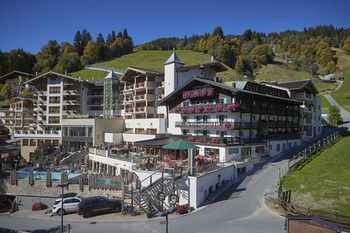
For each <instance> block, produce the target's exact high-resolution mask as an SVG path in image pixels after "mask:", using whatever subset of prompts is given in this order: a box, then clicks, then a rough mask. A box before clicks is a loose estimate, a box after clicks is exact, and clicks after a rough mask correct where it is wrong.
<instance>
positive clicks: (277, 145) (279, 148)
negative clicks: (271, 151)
mask: <svg viewBox="0 0 350 233" xmlns="http://www.w3.org/2000/svg"><path fill="white" fill-rule="evenodd" d="M280 150H281V145H280V144H276V151H277V152H278V151H280Z"/></svg>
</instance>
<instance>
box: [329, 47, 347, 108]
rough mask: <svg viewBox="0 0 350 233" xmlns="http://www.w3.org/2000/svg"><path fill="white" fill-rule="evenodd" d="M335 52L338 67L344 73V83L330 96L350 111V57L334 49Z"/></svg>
mask: <svg viewBox="0 0 350 233" xmlns="http://www.w3.org/2000/svg"><path fill="white" fill-rule="evenodd" d="M335 51H336V54H337V58H338V67H339V68H340V69H342V71H343V73H344V82H343V84H342V86H341V88H340V89H339V90H338V91H336V92H334V93H332V96H333V98H334V99H335V100H336V101H337V102H338V103H339V104H340V105H341V106H343V108H345V109H346V110H348V111H350V55H349V54H346V53H345V52H344V51H343V50H341V49H335Z"/></svg>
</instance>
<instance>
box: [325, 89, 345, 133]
mask: <svg viewBox="0 0 350 233" xmlns="http://www.w3.org/2000/svg"><path fill="white" fill-rule="evenodd" d="M324 96H325V97H326V98H327V100H328V102H329V103H330V104H331V105H333V106H336V107H338V108H339V110H340V114H341V116H342V117H343V121H344V122H345V123H344V124H342V125H340V126H343V127H347V128H349V127H350V113H349V112H348V111H347V110H345V108H343V107H342V106H341V105H340V104H338V103H337V102H336V101H335V99H334V98H333V97H332V96H331V95H328V94H327V95H324Z"/></svg>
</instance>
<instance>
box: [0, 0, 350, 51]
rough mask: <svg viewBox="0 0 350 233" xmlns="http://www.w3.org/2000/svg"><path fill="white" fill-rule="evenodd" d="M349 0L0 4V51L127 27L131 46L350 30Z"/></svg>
mask: <svg viewBox="0 0 350 233" xmlns="http://www.w3.org/2000/svg"><path fill="white" fill-rule="evenodd" d="M349 9H350V1H347V0H332V1H326V0H319V1H307V0H303V1H300V0H295V1H294V0H292V1H283V0H279V1H268V0H264V1H257V0H249V1H247V0H245V1H234V0H231V1H230V0H227V1H224V0H223V1H220V0H215V1H213V0H211V1H207V0H201V1H191V0H186V1H184V0H171V1H169V0H157V1H156V0H147V1H146V0H144V1H141V0H140V1H134V0H128V1H117V0H94V1H92V0H84V1H83V0H80V1H78V0H70V1H69V0H60V1H51V0H46V1H44V0H0V32H1V34H0V50H2V51H9V50H11V49H13V48H23V49H24V50H26V51H30V52H33V53H36V52H38V51H39V50H40V48H41V46H42V45H44V44H46V43H47V41H48V40H50V39H56V40H57V41H58V42H62V41H69V42H72V40H73V36H74V34H75V32H76V31H77V30H82V29H83V28H86V29H87V30H88V31H89V32H90V33H91V34H92V36H93V38H95V37H96V35H97V34H98V32H102V33H103V35H104V37H106V35H107V33H108V32H110V31H112V30H113V29H114V30H117V31H119V30H122V29H123V28H124V27H126V28H127V29H128V32H129V34H130V35H131V36H132V37H133V39H134V42H135V44H140V43H143V42H147V41H150V40H153V39H156V38H160V37H171V36H176V37H183V36H184V35H192V34H194V33H195V34H203V33H205V32H211V31H212V30H213V28H214V27H215V26H219V25H220V26H222V27H223V30H224V33H225V34H241V33H242V32H243V31H244V30H245V29H247V28H251V29H253V30H256V31H259V32H266V33H268V32H279V31H284V30H286V29H295V30H302V29H303V28H304V27H310V26H315V25H325V24H327V25H329V24H333V25H335V26H337V27H350V13H349V12H350V10H349Z"/></svg>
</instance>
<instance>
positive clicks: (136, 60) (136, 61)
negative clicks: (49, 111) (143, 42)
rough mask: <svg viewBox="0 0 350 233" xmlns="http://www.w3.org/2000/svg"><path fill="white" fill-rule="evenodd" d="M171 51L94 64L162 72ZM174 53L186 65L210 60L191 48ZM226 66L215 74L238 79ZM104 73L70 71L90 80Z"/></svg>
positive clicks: (227, 79)
mask: <svg viewBox="0 0 350 233" xmlns="http://www.w3.org/2000/svg"><path fill="white" fill-rule="evenodd" d="M171 53H172V51H163V50H143V51H139V52H134V53H131V54H127V55H124V56H121V57H119V58H115V59H113V60H110V61H106V62H100V63H96V64H94V65H97V66H103V67H110V68H115V69H119V70H124V69H125V68H126V67H128V66H136V67H140V68H145V69H149V70H154V71H158V72H164V65H163V64H164V62H165V61H166V60H167V59H168V58H169V56H170V55H171ZM176 54H177V55H178V56H179V57H180V59H181V60H182V61H183V62H185V63H186V65H195V64H199V63H208V62H210V55H208V54H203V53H199V52H195V51H191V50H177V51H176ZM227 68H228V71H225V72H221V73H218V74H217V76H218V77H221V78H223V79H224V80H225V81H232V80H239V79H241V78H242V76H241V75H240V74H239V73H238V72H236V71H235V70H233V69H232V68H229V67H227ZM105 75H106V73H105V72H103V71H96V70H87V69H84V70H81V71H77V72H74V73H72V76H73V77H79V76H80V77H81V78H82V79H85V80H91V79H92V77H93V76H94V77H95V78H96V79H101V78H103V77H104V76H105Z"/></svg>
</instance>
